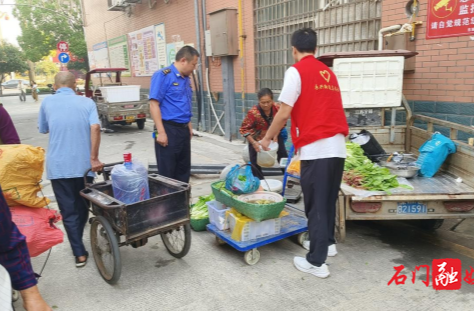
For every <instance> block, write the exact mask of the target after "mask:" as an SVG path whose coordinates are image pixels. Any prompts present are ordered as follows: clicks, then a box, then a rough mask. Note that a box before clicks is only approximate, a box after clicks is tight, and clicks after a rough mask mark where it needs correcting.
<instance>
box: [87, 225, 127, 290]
mask: <svg viewBox="0 0 474 312" xmlns="http://www.w3.org/2000/svg"><path fill="white" fill-rule="evenodd" d="M91 247H92V254H93V255H94V260H95V264H96V266H97V269H98V270H99V273H100V275H101V276H102V278H103V279H104V280H105V281H106V282H107V283H109V284H111V285H113V284H115V283H117V281H118V280H119V279H120V275H121V273H122V260H121V258H120V250H119V245H118V242H117V237H116V234H115V232H114V230H113V229H112V226H111V225H110V223H109V222H108V221H107V219H105V218H104V217H102V216H99V217H95V218H94V220H93V221H92V224H91Z"/></svg>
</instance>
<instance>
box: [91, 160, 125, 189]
mask: <svg viewBox="0 0 474 312" xmlns="http://www.w3.org/2000/svg"><path fill="white" fill-rule="evenodd" d="M120 164H123V161H119V162H114V163H109V164H104V165H103V166H102V170H100V171H97V174H99V175H100V174H102V173H103V172H104V168H106V167H112V166H115V165H120ZM91 171H92V168H89V169H87V170H86V172H85V173H84V185H85V186H86V187H87V186H89V185H90V183H87V175H88V174H89V172H91ZM104 178H105V180H108V175H105V174H104Z"/></svg>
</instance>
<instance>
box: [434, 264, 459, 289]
mask: <svg viewBox="0 0 474 312" xmlns="http://www.w3.org/2000/svg"><path fill="white" fill-rule="evenodd" d="M432 268H433V288H434V289H436V290H457V289H461V280H462V277H461V270H462V267H461V260H459V259H434V260H433V263H432Z"/></svg>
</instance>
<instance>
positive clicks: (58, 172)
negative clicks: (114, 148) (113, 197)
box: [38, 88, 100, 180]
mask: <svg viewBox="0 0 474 312" xmlns="http://www.w3.org/2000/svg"><path fill="white" fill-rule="evenodd" d="M94 124H100V121H99V116H98V114H97V108H96V105H95V103H94V101H92V100H91V99H88V98H86V97H83V96H79V95H76V93H75V92H74V90H72V89H70V88H60V89H58V90H57V91H56V94H55V95H52V96H48V97H46V98H45V99H44V100H43V103H42V104H41V108H40V112H39V117H38V129H39V132H41V133H49V145H48V151H47V154H46V171H47V173H48V179H50V180H52V179H67V178H80V177H83V176H84V173H85V172H86V170H87V169H89V168H90V167H91V162H90V157H91V126H92V125H94ZM90 175H91V176H94V175H93V174H90Z"/></svg>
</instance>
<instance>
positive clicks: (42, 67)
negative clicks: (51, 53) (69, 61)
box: [36, 60, 59, 78]
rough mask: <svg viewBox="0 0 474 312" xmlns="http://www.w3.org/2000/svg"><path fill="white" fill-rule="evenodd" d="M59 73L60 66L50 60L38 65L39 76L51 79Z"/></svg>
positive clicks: (37, 72)
mask: <svg viewBox="0 0 474 312" xmlns="http://www.w3.org/2000/svg"><path fill="white" fill-rule="evenodd" d="M58 72H59V68H58V66H57V65H56V64H55V63H54V62H52V61H50V60H43V61H41V62H38V63H36V74H37V75H45V76H46V77H48V78H50V77H51V76H53V75H55V74H57V73H58Z"/></svg>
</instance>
